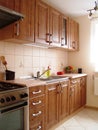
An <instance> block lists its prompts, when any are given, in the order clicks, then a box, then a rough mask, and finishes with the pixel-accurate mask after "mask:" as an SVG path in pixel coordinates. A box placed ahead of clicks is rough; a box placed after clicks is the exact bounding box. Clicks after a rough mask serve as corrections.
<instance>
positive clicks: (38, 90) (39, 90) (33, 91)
mask: <svg viewBox="0 0 98 130" xmlns="http://www.w3.org/2000/svg"><path fill="white" fill-rule="evenodd" d="M44 93H45V86H44V85H42V86H35V87H30V89H29V96H30V98H32V97H36V96H39V95H42V94H44Z"/></svg>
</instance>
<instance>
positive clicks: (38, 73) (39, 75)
mask: <svg viewBox="0 0 98 130" xmlns="http://www.w3.org/2000/svg"><path fill="white" fill-rule="evenodd" d="M49 70H50V68H48V69H46V70H45V71H44V72H43V73H42V74H40V71H37V78H40V77H41V76H42V75H43V74H45V73H46V72H47V71H49Z"/></svg>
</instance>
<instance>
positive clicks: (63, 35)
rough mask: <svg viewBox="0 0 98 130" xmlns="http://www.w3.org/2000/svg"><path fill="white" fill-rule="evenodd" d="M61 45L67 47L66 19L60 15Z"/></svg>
mask: <svg viewBox="0 0 98 130" xmlns="http://www.w3.org/2000/svg"><path fill="white" fill-rule="evenodd" d="M61 46H62V47H64V48H67V49H68V19H67V17H65V16H62V17H61Z"/></svg>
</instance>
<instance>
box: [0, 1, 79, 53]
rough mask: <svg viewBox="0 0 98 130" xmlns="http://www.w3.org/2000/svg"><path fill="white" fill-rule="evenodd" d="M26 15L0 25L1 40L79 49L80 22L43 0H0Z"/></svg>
mask: <svg viewBox="0 0 98 130" xmlns="http://www.w3.org/2000/svg"><path fill="white" fill-rule="evenodd" d="M0 5H3V6H5V7H8V8H11V9H13V10H15V11H17V12H20V13H22V14H24V19H22V20H19V21H17V22H14V23H12V24H10V25H8V26H6V27H4V28H1V29H0V40H3V41H10V42H17V43H25V44H28V43H32V44H33V43H35V44H40V45H42V46H43V45H51V46H56V47H62V48H65V49H68V50H71V51H76V50H78V49H79V24H78V23H76V22H75V21H74V20H72V19H69V18H68V17H65V16H64V15H63V14H62V13H60V12H59V11H57V10H55V9H54V8H52V7H50V6H49V5H47V4H46V3H44V2H43V1H42V0H0Z"/></svg>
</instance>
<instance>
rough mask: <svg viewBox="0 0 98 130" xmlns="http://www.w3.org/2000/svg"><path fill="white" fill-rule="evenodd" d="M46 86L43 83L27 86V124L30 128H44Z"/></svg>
mask: <svg viewBox="0 0 98 130" xmlns="http://www.w3.org/2000/svg"><path fill="white" fill-rule="evenodd" d="M45 93H46V87H45V86H44V85H39V86H34V87H30V88H29V122H30V124H29V126H30V130H37V129H38V130H39V129H41V130H45V117H46V115H45V113H46V112H45V111H46V110H45V108H46V105H45V104H46V97H45Z"/></svg>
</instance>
